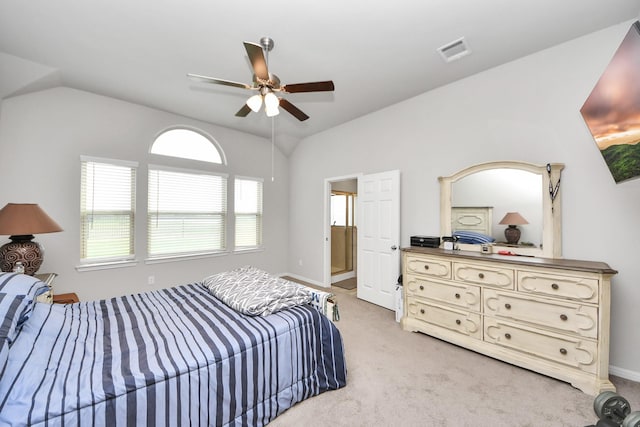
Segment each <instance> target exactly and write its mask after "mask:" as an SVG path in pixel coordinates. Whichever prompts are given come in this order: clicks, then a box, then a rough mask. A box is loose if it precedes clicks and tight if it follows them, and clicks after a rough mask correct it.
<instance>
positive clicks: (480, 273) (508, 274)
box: [453, 262, 515, 289]
mask: <svg viewBox="0 0 640 427" xmlns="http://www.w3.org/2000/svg"><path fill="white" fill-rule="evenodd" d="M453 277H454V279H455V280H459V281H462V282H466V283H473V284H476V285H484V286H493V287H496V288H501V289H514V288H515V286H514V279H513V278H514V272H513V270H511V269H508V268H500V267H496V266H492V265H483V264H467V263H458V262H454V263H453Z"/></svg>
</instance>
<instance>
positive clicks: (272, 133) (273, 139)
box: [271, 116, 276, 182]
mask: <svg viewBox="0 0 640 427" xmlns="http://www.w3.org/2000/svg"><path fill="white" fill-rule="evenodd" d="M275 120H276V118H275V116H274V117H271V182H274V181H275V180H276V178H275V157H274V156H275V141H276V122H275Z"/></svg>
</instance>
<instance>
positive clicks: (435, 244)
mask: <svg viewBox="0 0 640 427" xmlns="http://www.w3.org/2000/svg"><path fill="white" fill-rule="evenodd" d="M411 246H419V247H421V248H439V247H440V237H432V236H411Z"/></svg>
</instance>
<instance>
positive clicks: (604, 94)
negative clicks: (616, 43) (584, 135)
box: [580, 22, 640, 150]
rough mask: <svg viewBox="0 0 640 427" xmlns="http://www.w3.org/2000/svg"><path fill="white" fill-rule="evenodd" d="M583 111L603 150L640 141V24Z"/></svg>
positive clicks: (621, 47)
mask: <svg viewBox="0 0 640 427" xmlns="http://www.w3.org/2000/svg"><path fill="white" fill-rule="evenodd" d="M580 112H581V113H582V116H583V117H584V120H585V121H586V123H587V126H589V129H590V131H591V133H592V135H593V137H594V138H595V140H596V143H597V144H598V148H600V150H604V149H605V148H607V147H609V146H611V145H616V144H636V143H638V142H640V25H639V24H638V23H637V22H636V23H635V24H634V25H633V26H632V27H631V29H630V30H629V32H628V33H627V35H626V36H625V38H624V40H623V41H622V43H621V44H620V47H619V48H618V50H617V51H616V53H615V54H614V56H613V59H612V60H611V62H610V63H609V65H608V66H607V68H606V70H605V71H604V73H603V74H602V76H601V77H600V80H598V83H597V84H596V86H595V87H594V89H593V91H592V92H591V94H590V95H589V97H588V98H587V100H586V101H585V103H584V105H583V106H582V109H581V110H580Z"/></svg>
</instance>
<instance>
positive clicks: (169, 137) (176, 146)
mask: <svg viewBox="0 0 640 427" xmlns="http://www.w3.org/2000/svg"><path fill="white" fill-rule="evenodd" d="M151 153H152V154H161V155H163V156H171V157H180V158H182V159H192V160H200V161H203V162H209V163H218V164H221V163H222V156H221V155H220V151H219V150H218V149H217V148H216V146H215V144H214V142H213V141H212V140H211V139H209V138H207V137H205V136H204V135H202V134H201V133H198V132H196V131H193V130H190V129H184V128H178V129H171V130H168V131H165V132H163V133H161V134H160V135H159V136H158V137H157V138H156V139H155V141H153V145H152V146H151Z"/></svg>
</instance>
